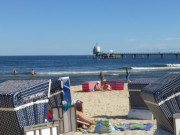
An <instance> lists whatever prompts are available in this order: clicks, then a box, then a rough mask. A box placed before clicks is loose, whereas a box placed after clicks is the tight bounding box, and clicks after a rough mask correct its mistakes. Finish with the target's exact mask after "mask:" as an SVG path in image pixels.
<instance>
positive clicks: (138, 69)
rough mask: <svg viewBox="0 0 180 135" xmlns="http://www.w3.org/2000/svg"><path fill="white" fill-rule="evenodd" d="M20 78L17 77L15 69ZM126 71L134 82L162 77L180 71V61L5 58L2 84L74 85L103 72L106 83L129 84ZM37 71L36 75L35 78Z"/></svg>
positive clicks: (169, 58) (0, 69) (2, 59)
mask: <svg viewBox="0 0 180 135" xmlns="http://www.w3.org/2000/svg"><path fill="white" fill-rule="evenodd" d="M14 67H15V68H16V71H17V74H16V75H14V74H13V68H14ZM124 67H131V70H130V72H131V76H130V79H131V80H134V79H137V78H142V77H143V78H144V77H147V78H148V77H161V76H162V75H165V74H166V73H168V72H179V71H180V57H179V59H177V60H176V57H175V56H173V55H167V56H166V55H165V56H164V59H163V60H162V59H161V57H160V56H159V55H157V56H156V55H154V56H153V55H151V56H150V58H149V59H147V58H146V57H144V59H143V58H142V56H137V58H136V59H133V58H132V56H127V57H126V59H101V60H97V59H93V56H89V59H88V58H87V56H1V57H0V82H3V81H6V80H12V79H57V78H58V77H60V76H69V77H70V80H71V85H77V84H81V83H82V82H84V81H88V80H98V79H99V73H100V72H101V71H102V72H103V74H104V75H105V79H106V80H125V70H124ZM32 69H34V71H35V73H36V74H35V75H34V76H32V75H31V70H32Z"/></svg>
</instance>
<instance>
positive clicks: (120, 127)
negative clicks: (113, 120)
mask: <svg viewBox="0 0 180 135" xmlns="http://www.w3.org/2000/svg"><path fill="white" fill-rule="evenodd" d="M152 126H153V124H152V123H146V124H138V123H129V124H120V125H118V126H115V127H114V128H115V130H120V131H124V130H146V131H149V130H150V129H151V127H152Z"/></svg>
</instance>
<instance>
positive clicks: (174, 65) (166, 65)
mask: <svg viewBox="0 0 180 135" xmlns="http://www.w3.org/2000/svg"><path fill="white" fill-rule="evenodd" d="M153 66H154V67H180V64H164V65H153Z"/></svg>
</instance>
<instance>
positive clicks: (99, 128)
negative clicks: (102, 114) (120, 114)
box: [94, 120, 115, 134]
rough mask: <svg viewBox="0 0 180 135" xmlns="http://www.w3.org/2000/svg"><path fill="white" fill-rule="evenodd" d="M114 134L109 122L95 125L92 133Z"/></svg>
mask: <svg viewBox="0 0 180 135" xmlns="http://www.w3.org/2000/svg"><path fill="white" fill-rule="evenodd" d="M113 132H115V129H114V127H113V126H112V125H111V123H110V121H109V120H100V121H99V122H97V123H96V127H95V130H94V133H99V134H103V133H113Z"/></svg>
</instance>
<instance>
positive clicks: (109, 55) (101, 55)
mask: <svg viewBox="0 0 180 135" xmlns="http://www.w3.org/2000/svg"><path fill="white" fill-rule="evenodd" d="M128 55H131V56H132V58H133V59H136V57H137V55H140V56H141V57H142V58H144V57H145V56H146V57H147V58H148V59H149V57H150V55H159V56H160V57H161V59H164V55H174V56H175V58H176V59H178V56H179V55H180V52H163V53H161V52H151V53H104V52H101V53H98V54H96V57H98V58H100V59H106V58H121V59H126V56H128Z"/></svg>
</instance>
